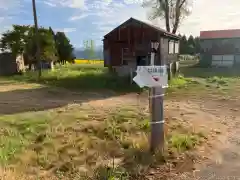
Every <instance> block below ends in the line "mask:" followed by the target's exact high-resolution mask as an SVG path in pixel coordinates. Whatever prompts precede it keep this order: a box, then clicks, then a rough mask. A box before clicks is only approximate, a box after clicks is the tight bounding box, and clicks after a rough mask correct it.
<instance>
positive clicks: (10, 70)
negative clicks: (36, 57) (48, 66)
mask: <svg viewBox="0 0 240 180" xmlns="http://www.w3.org/2000/svg"><path fill="white" fill-rule="evenodd" d="M24 71H25V66H24V59H23V55H18V56H14V55H13V54H12V53H1V54H0V75H3V76H5V75H14V74H17V73H20V72H24Z"/></svg>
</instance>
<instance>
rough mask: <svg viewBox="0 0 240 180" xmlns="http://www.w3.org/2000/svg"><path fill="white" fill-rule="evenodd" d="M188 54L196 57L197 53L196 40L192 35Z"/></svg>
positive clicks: (189, 40)
mask: <svg viewBox="0 0 240 180" xmlns="http://www.w3.org/2000/svg"><path fill="white" fill-rule="evenodd" d="M187 44H188V54H190V55H194V54H195V53H196V52H195V40H194V37H193V36H192V35H190V36H189V37H188V42H187Z"/></svg>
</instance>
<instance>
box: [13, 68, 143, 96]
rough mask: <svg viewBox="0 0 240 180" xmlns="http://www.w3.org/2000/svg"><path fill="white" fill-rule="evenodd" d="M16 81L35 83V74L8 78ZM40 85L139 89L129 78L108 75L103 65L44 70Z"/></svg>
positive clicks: (93, 88) (94, 88)
mask: <svg viewBox="0 0 240 180" xmlns="http://www.w3.org/2000/svg"><path fill="white" fill-rule="evenodd" d="M10 78H11V79H14V80H16V81H22V82H36V79H37V73H36V72H27V73H25V74H24V75H17V76H13V77H10ZM40 83H43V84H46V85H51V86H57V87H63V88H68V89H80V90H81V89H82V90H93V91H95V90H96V91H98V90H113V91H117V92H136V91H139V90H140V89H139V87H138V86H137V85H136V84H130V78H129V77H125V78H122V77H121V78H120V77H118V76H114V75H110V74H109V73H108V72H107V69H106V68H104V67H103V65H92V64H91V65H65V66H57V67H56V69H55V70H54V71H50V70H44V71H43V73H42V77H41V80H40Z"/></svg>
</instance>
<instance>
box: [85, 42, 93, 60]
mask: <svg viewBox="0 0 240 180" xmlns="http://www.w3.org/2000/svg"><path fill="white" fill-rule="evenodd" d="M83 47H84V54H85V57H87V59H89V60H90V59H94V58H95V57H96V53H95V42H94V40H86V41H83Z"/></svg>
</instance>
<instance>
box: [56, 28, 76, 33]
mask: <svg viewBox="0 0 240 180" xmlns="http://www.w3.org/2000/svg"><path fill="white" fill-rule="evenodd" d="M76 30H77V29H76V28H59V29H58V28H57V29H55V31H58V32H65V33H71V32H75V31H76Z"/></svg>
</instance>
